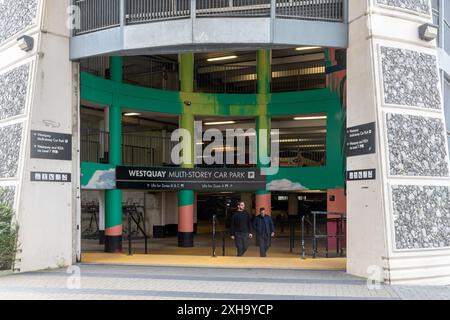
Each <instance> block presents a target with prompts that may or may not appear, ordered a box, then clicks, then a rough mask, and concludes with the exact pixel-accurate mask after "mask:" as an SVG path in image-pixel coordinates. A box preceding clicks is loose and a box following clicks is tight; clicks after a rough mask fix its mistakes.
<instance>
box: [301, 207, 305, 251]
mask: <svg viewBox="0 0 450 320" xmlns="http://www.w3.org/2000/svg"><path fill="white" fill-rule="evenodd" d="M305 217H306V215H304V216H303V217H302V243H301V247H302V248H301V249H302V251H301V256H302V259H305V258H306V256H305Z"/></svg>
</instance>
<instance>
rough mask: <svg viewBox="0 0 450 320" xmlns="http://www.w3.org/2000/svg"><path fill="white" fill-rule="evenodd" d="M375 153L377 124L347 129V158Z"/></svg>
mask: <svg viewBox="0 0 450 320" xmlns="http://www.w3.org/2000/svg"><path fill="white" fill-rule="evenodd" d="M371 153H375V122H372V123H367V124H363V125H361V126H357V127H352V128H348V129H347V157H354V156H361V155H365V154H371Z"/></svg>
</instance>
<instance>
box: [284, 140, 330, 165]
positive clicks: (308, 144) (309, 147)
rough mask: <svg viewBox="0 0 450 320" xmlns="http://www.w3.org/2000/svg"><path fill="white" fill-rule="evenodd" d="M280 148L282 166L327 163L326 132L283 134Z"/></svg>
mask: <svg viewBox="0 0 450 320" xmlns="http://www.w3.org/2000/svg"><path fill="white" fill-rule="evenodd" d="M279 148H280V149H279V150H280V151H279V152H280V167H321V166H325V165H326V133H324V134H295V135H292V134H291V135H282V136H280V141H279Z"/></svg>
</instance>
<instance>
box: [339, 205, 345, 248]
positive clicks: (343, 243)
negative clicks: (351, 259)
mask: <svg viewBox="0 0 450 320" xmlns="http://www.w3.org/2000/svg"><path fill="white" fill-rule="evenodd" d="M344 221H345V218H344V214H342V215H341V234H340V240H341V257H343V256H344V255H345V253H344V250H345V249H344V246H345V229H344Z"/></svg>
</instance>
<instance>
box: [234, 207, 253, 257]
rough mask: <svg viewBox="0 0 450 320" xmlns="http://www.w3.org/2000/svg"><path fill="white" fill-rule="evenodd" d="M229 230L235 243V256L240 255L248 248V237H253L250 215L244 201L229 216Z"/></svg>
mask: <svg viewBox="0 0 450 320" xmlns="http://www.w3.org/2000/svg"><path fill="white" fill-rule="evenodd" d="M230 232H231V239H233V240H234V242H235V245H236V249H237V256H238V257H242V256H243V255H244V254H245V252H246V251H247V249H248V239H249V238H250V239H251V238H252V237H253V235H252V222H251V217H250V215H249V214H248V212H247V211H245V203H244V202H242V201H241V202H239V204H238V209H237V211H235V212H234V213H233V215H232V217H231V224H230Z"/></svg>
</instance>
